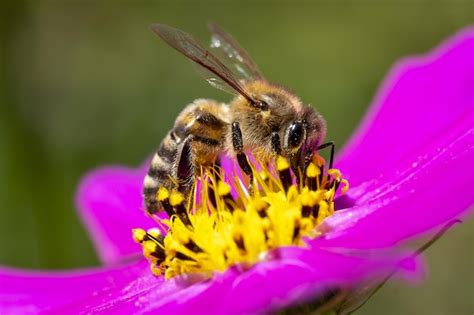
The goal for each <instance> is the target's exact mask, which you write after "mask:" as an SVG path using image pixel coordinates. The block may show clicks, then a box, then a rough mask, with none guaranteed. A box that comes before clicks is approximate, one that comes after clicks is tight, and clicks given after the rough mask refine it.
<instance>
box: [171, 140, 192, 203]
mask: <svg viewBox="0 0 474 315" xmlns="http://www.w3.org/2000/svg"><path fill="white" fill-rule="evenodd" d="M192 141H193V136H188V137H186V139H184V141H183V143H182V145H181V146H180V150H179V151H178V154H179V155H178V157H177V159H176V166H177V167H176V174H175V178H176V180H177V182H178V183H177V184H178V187H177V188H178V191H179V192H180V193H182V194H184V195H185V196H188V195H189V192H190V191H191V189H192V186H193V183H194V177H195V169H194V163H193V156H192Z"/></svg>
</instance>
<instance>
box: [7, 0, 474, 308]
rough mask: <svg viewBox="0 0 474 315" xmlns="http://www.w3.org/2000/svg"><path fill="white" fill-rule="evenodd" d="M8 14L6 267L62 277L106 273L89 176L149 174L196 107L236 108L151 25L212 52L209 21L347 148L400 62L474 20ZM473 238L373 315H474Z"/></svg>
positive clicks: (37, 6)
mask: <svg viewBox="0 0 474 315" xmlns="http://www.w3.org/2000/svg"><path fill="white" fill-rule="evenodd" d="M1 6H2V10H1V13H0V14H1V15H2V19H1V29H0V34H1V39H2V41H1V46H0V47H1V57H2V58H1V61H0V91H1V92H0V104H1V105H0V150H1V154H0V174H1V176H0V206H1V210H0V264H6V265H11V266H19V267H28V268H55V269H56V268H75V267H82V266H91V265H96V264H98V261H97V258H96V256H95V255H94V253H93V249H92V246H91V244H90V242H89V240H88V237H87V234H86V233H85V230H84V228H83V227H82V226H81V223H80V220H79V218H78V217H77V216H76V213H75V211H74V208H75V207H74V202H73V200H74V192H75V187H76V185H77V183H78V181H79V180H80V178H81V176H83V175H84V174H85V173H86V172H87V171H88V170H90V169H92V168H95V167H98V166H100V165H104V164H111V163H120V164H128V165H131V166H134V165H138V164H139V163H140V162H141V161H142V160H143V159H145V158H146V157H147V156H148V155H149V154H150V153H151V152H152V151H154V150H155V148H156V147H157V145H158V143H159V142H160V140H161V138H162V137H163V135H164V134H165V132H166V131H167V130H168V129H169V128H170V127H171V126H172V123H173V120H174V118H175V117H176V115H177V114H178V112H179V111H180V110H181V109H182V108H183V107H184V106H185V104H187V103H189V102H190V101H192V100H193V99H195V98H198V97H209V98H217V99H219V100H223V101H224V100H228V99H229V96H227V95H226V94H223V93H221V92H219V91H217V90H214V89H212V88H210V87H209V86H208V85H207V83H205V82H204V81H203V80H200V78H199V76H198V75H193V69H192V67H191V66H190V65H189V64H188V63H187V62H185V60H184V59H183V58H182V57H180V56H178V55H177V54H176V53H175V52H174V51H173V50H171V49H169V48H168V47H166V46H165V45H164V44H163V43H161V42H160V41H159V40H158V38H157V37H156V36H155V35H154V34H152V32H151V31H150V30H149V25H150V24H151V23H153V22H162V23H166V24H170V25H174V26H177V27H179V28H182V29H184V30H188V31H190V32H192V33H193V34H195V35H196V37H197V38H199V39H201V40H202V41H203V42H207V41H208V37H209V35H208V32H207V30H206V28H205V23H206V21H209V20H212V21H215V22H217V23H218V24H221V25H222V26H223V27H224V28H225V29H227V30H228V31H229V32H231V33H232V34H234V36H235V37H236V38H237V39H238V40H239V41H240V42H241V43H242V44H243V46H244V47H246V48H247V50H248V51H249V53H250V54H251V55H252V56H253V57H254V59H255V60H256V61H257V63H258V64H259V66H260V68H261V69H262V71H263V72H264V73H265V74H266V76H267V77H268V78H270V79H271V80H273V81H275V82H278V83H281V84H283V85H286V86H288V87H290V88H291V89H292V90H294V91H295V92H296V93H297V94H298V95H300V96H301V97H302V99H303V100H304V101H306V102H308V103H311V104H314V105H315V106H316V107H317V108H318V109H319V110H320V111H321V112H322V113H323V115H324V116H325V117H326V119H327V121H328V125H329V135H328V138H329V139H332V140H335V141H336V143H338V144H339V145H341V144H342V143H344V140H345V139H347V137H348V136H349V135H350V133H351V131H352V130H353V129H354V127H355V126H356V125H357V123H358V121H359V120H360V118H361V117H362V115H363V112H364V110H365V109H366V107H367V106H368V104H369V103H370V101H371V99H372V97H373V95H374V92H375V91H376V89H377V87H378V85H379V84H380V82H381V80H382V79H383V78H384V76H385V75H386V73H387V70H388V69H389V68H390V66H391V65H392V64H393V63H394V62H395V61H396V60H397V59H399V58H401V57H403V56H406V55H412V54H417V53H423V52H426V51H428V50H429V49H431V48H432V47H434V46H435V45H437V44H438V43H439V42H440V41H442V40H443V39H444V38H446V37H448V36H450V35H452V34H453V33H454V32H455V31H456V30H458V29H460V28H461V27H463V26H466V25H468V24H469V23H472V22H474V5H473V2H469V1H446V2H444V1H399V2H397V1H381V2H377V1H358V2H355V1H354V2H352V1H323V2H299V1H292V2H290V1H288V2H276V1H275V2H234V1H223V2H219V3H218V2H211V1H209V2H207V3H199V4H198V3H194V2H190V1H189V2H180V1H177V2H169V3H168V2H158V1H154V2H153V1H116V2H113V1H108V2H107V1H106V2H95V1H24V2H21V1H5V0H4V1H2V4H1ZM331 126H333V127H331ZM473 227H474V225H473V223H472V222H470V223H467V224H464V225H463V226H460V227H456V228H455V229H454V230H453V231H450V232H449V233H448V235H447V236H446V237H445V238H444V239H443V240H441V241H440V242H439V243H438V244H436V245H435V246H434V247H433V248H432V249H430V251H429V252H428V261H429V263H430V265H431V275H430V277H429V278H428V280H427V281H426V282H425V283H424V284H422V285H421V286H418V287H416V288H410V287H408V288H407V287H405V286H403V289H400V288H401V287H402V286H400V285H399V284H390V285H388V287H387V288H385V289H384V290H382V291H381V292H380V293H379V294H378V295H377V297H376V298H375V299H374V300H373V301H371V302H370V303H368V305H367V306H366V307H365V308H364V310H363V311H362V313H364V314H369V313H370V314H378V313H379V312H380V309H383V310H384V314H402V313H404V314H417V313H421V312H423V311H424V312H425V313H429V314H468V313H472V311H473V310H474V302H473V301H472V296H471V295H470V294H472V292H474V276H473V271H472V266H474V257H473V255H474V254H473V248H472V244H473V241H474V234H473ZM466 249H468V250H466ZM387 305H389V306H390V309H387Z"/></svg>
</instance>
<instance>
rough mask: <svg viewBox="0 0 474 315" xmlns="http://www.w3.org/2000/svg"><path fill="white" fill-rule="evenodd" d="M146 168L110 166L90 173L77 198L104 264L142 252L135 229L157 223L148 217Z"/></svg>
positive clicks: (81, 214) (83, 182)
mask: <svg viewBox="0 0 474 315" xmlns="http://www.w3.org/2000/svg"><path fill="white" fill-rule="evenodd" d="M145 174H146V170H145V168H143V167H141V168H139V169H136V170H135V169H128V168H125V167H119V166H117V167H106V168H101V169H98V170H95V171H92V172H91V173H89V174H88V175H87V176H86V177H85V178H84V179H83V180H82V182H81V184H80V187H79V191H78V193H77V197H76V203H77V207H78V209H79V214H80V216H81V218H82V220H83V221H84V223H85V226H86V227H87V229H88V231H89V234H90V237H91V238H92V241H93V242H94V245H95V248H96V250H97V253H98V255H99V257H100V259H101V260H102V262H104V263H116V262H118V261H119V260H120V259H122V258H124V257H126V256H129V255H131V254H137V253H140V252H141V247H140V246H138V245H137V244H135V243H134V242H133V239H132V232H131V231H132V229H133V228H137V227H140V228H148V227H152V226H154V223H153V220H151V219H149V218H148V217H146V216H145V213H144V211H143V201H142V183H143V178H144V176H145Z"/></svg>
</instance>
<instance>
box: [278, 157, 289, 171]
mask: <svg viewBox="0 0 474 315" xmlns="http://www.w3.org/2000/svg"><path fill="white" fill-rule="evenodd" d="M276 165H277V170H279V171H284V170H286V169H288V168H290V164H289V163H288V161H287V159H285V158H284V157H282V156H281V155H279V156H278V157H277V160H276Z"/></svg>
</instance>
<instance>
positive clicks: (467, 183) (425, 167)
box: [314, 108, 474, 249]
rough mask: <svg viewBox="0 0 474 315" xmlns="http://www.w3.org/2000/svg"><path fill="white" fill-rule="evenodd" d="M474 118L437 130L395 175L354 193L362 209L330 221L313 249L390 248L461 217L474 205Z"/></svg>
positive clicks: (382, 177) (383, 177)
mask: <svg viewBox="0 0 474 315" xmlns="http://www.w3.org/2000/svg"><path fill="white" fill-rule="evenodd" d="M473 114H474V108H472V109H471V110H470V111H469V112H468V113H467V115H466V116H464V117H460V118H458V120H455V121H453V122H452V125H451V126H447V127H446V129H445V130H440V131H439V134H437V135H434V137H433V139H431V141H429V142H428V143H425V145H424V147H420V148H418V151H417V156H416V157H413V159H408V160H406V161H403V163H401V164H400V165H399V169H398V170H394V171H391V172H387V173H386V174H384V175H383V176H381V177H378V178H376V179H373V180H372V181H368V182H366V183H365V184H364V185H361V187H360V188H356V189H355V190H356V193H357V194H359V196H358V197H357V198H358V202H359V203H360V205H359V206H356V207H354V208H352V209H347V210H343V211H341V212H339V213H336V215H335V216H333V217H331V218H328V219H327V220H326V221H325V226H326V228H327V229H328V230H330V231H331V232H329V233H327V234H326V235H325V236H324V237H323V238H319V239H316V240H315V241H314V245H315V246H316V245H318V246H321V247H341V248H359V249H362V248H367V249H368V248H380V247H387V246H393V245H396V244H399V243H400V242H401V241H403V240H406V239H408V238H411V237H414V236H417V235H419V234H422V233H424V232H428V231H432V230H433V228H436V227H438V228H441V226H442V225H443V224H447V223H448V222H450V221H453V220H455V219H457V218H460V217H461V218H462V216H463V215H464V214H465V213H466V212H467V211H468V210H469V209H470V207H472V205H473V204H474V195H473V193H472V181H473V179H474V168H473V167H472V166H473V165H474V129H473V126H474V124H473V117H474V116H473ZM364 191H365V194H364V193H363V192H364Z"/></svg>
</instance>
